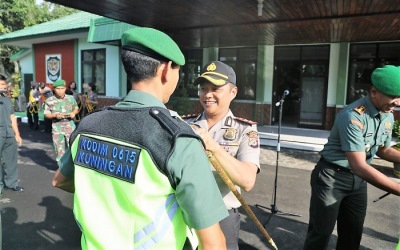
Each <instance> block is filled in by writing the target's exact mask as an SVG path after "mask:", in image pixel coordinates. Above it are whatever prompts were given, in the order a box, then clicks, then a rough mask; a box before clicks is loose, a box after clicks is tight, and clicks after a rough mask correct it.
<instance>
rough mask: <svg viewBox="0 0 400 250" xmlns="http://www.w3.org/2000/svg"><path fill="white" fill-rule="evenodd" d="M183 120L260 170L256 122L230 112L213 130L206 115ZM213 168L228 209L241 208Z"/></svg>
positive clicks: (236, 156)
mask: <svg viewBox="0 0 400 250" xmlns="http://www.w3.org/2000/svg"><path fill="white" fill-rule="evenodd" d="M182 118H183V119H184V120H185V121H186V122H187V123H189V124H196V125H198V126H200V127H201V128H204V129H207V130H208V131H209V133H210V134H211V135H212V137H213V138H214V140H215V141H216V142H218V144H219V145H220V146H221V147H223V148H224V149H225V150H226V151H227V152H228V153H230V154H231V155H232V156H233V157H235V158H236V159H238V160H240V161H245V162H251V163H254V164H255V165H257V167H258V168H260V139H259V136H258V131H257V124H256V123H255V122H252V121H249V120H246V119H242V118H237V117H235V116H234V115H233V114H232V112H231V111H230V110H229V112H228V113H227V114H226V115H225V117H224V118H222V119H221V120H220V121H219V122H218V123H216V124H215V125H214V126H213V127H212V128H208V125H207V121H206V119H205V114H204V113H202V114H199V115H197V116H187V117H182ZM210 165H211V164H210ZM211 168H212V170H213V173H214V177H215V180H216V181H217V184H218V187H219V190H220V192H221V195H222V197H223V198H224V202H225V205H226V208H227V209H228V210H229V209H231V208H237V207H240V202H239V201H238V200H237V199H236V197H235V195H234V194H233V193H232V192H231V191H230V190H229V188H228V187H227V186H226V185H225V183H224V181H223V180H222V179H221V177H220V176H219V175H218V173H217V172H216V171H215V169H214V168H213V167H212V166H211ZM236 189H237V190H238V191H239V192H240V188H239V187H238V186H236Z"/></svg>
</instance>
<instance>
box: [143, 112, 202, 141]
mask: <svg viewBox="0 0 400 250" xmlns="http://www.w3.org/2000/svg"><path fill="white" fill-rule="evenodd" d="M150 115H152V116H153V117H154V118H156V119H157V120H158V122H160V123H161V124H163V125H164V126H165V128H166V129H167V130H168V132H169V133H170V134H171V135H173V137H174V139H176V138H178V137H181V136H182V137H192V138H196V139H198V140H200V141H201V143H202V144H203V146H204V147H205V144H204V142H203V140H202V139H201V138H200V136H198V135H197V134H196V133H195V132H194V131H193V129H192V128H191V127H190V126H189V125H188V124H185V125H182V126H178V124H179V123H181V124H183V123H185V122H184V121H182V120H180V119H179V118H175V119H174V118H173V117H172V116H171V115H170V113H169V111H168V110H165V109H160V108H151V109H150Z"/></svg>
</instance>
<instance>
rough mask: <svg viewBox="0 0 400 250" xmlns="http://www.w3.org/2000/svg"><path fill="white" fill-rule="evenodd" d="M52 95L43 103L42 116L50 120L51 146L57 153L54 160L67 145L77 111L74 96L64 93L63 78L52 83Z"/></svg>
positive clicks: (57, 158) (63, 151)
mask: <svg viewBox="0 0 400 250" xmlns="http://www.w3.org/2000/svg"><path fill="white" fill-rule="evenodd" d="M53 89H54V95H53V96H51V97H49V98H48V99H46V101H45V103H44V112H43V114H44V116H45V117H46V118H47V119H50V120H52V137H53V146H54V149H55V151H56V153H57V157H56V160H57V162H59V161H60V158H61V156H62V155H63V154H64V153H65V149H66V148H67V147H68V146H69V138H70V136H71V133H72V131H74V130H75V123H74V120H73V119H74V117H75V116H76V114H78V112H79V108H78V104H77V103H76V101H75V99H74V97H72V96H70V95H66V94H65V91H66V86H65V81H64V80H61V79H60V80H57V81H55V82H54V83H53Z"/></svg>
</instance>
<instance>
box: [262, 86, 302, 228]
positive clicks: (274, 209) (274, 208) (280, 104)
mask: <svg viewBox="0 0 400 250" xmlns="http://www.w3.org/2000/svg"><path fill="white" fill-rule="evenodd" d="M288 94H289V91H288V90H285V91H284V92H283V95H282V98H281V99H280V100H279V102H277V103H276V104H275V106H278V107H279V120H278V143H277V146H276V165H275V181H274V192H273V203H272V204H271V208H268V207H265V206H262V205H258V204H256V205H255V206H256V207H262V208H265V209H268V210H271V213H272V214H280V215H291V216H298V217H301V215H300V214H295V213H289V212H282V211H280V210H279V209H278V207H277V205H276V192H277V190H278V166H279V152H280V151H281V143H280V141H281V126H282V109H283V102H284V101H285V97H286V96H287V95H288ZM264 227H265V226H264Z"/></svg>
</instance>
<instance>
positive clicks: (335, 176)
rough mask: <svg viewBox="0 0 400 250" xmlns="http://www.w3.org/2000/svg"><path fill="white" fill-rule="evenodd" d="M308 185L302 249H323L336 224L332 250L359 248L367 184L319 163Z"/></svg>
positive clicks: (365, 209) (353, 176)
mask: <svg viewBox="0 0 400 250" xmlns="http://www.w3.org/2000/svg"><path fill="white" fill-rule="evenodd" d="M310 184H311V189H312V192H311V201H310V221H309V224H308V233H307V237H306V240H305V244H304V249H307V250H308V249H310V250H311V249H313V250H315V249H326V248H327V245H328V243H329V239H330V236H331V234H332V231H333V229H334V227H335V224H336V222H337V232H338V238H337V244H336V249H359V247H360V242H361V237H362V231H363V225H364V219H365V215H366V211H367V182H366V181H364V180H363V179H361V178H360V177H358V176H357V175H354V174H353V173H352V172H350V171H344V170H343V169H340V168H338V167H333V166H332V165H331V164H327V163H326V162H322V161H319V162H318V163H317V165H316V167H315V168H314V170H313V171H312V173H311V182H310Z"/></svg>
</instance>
